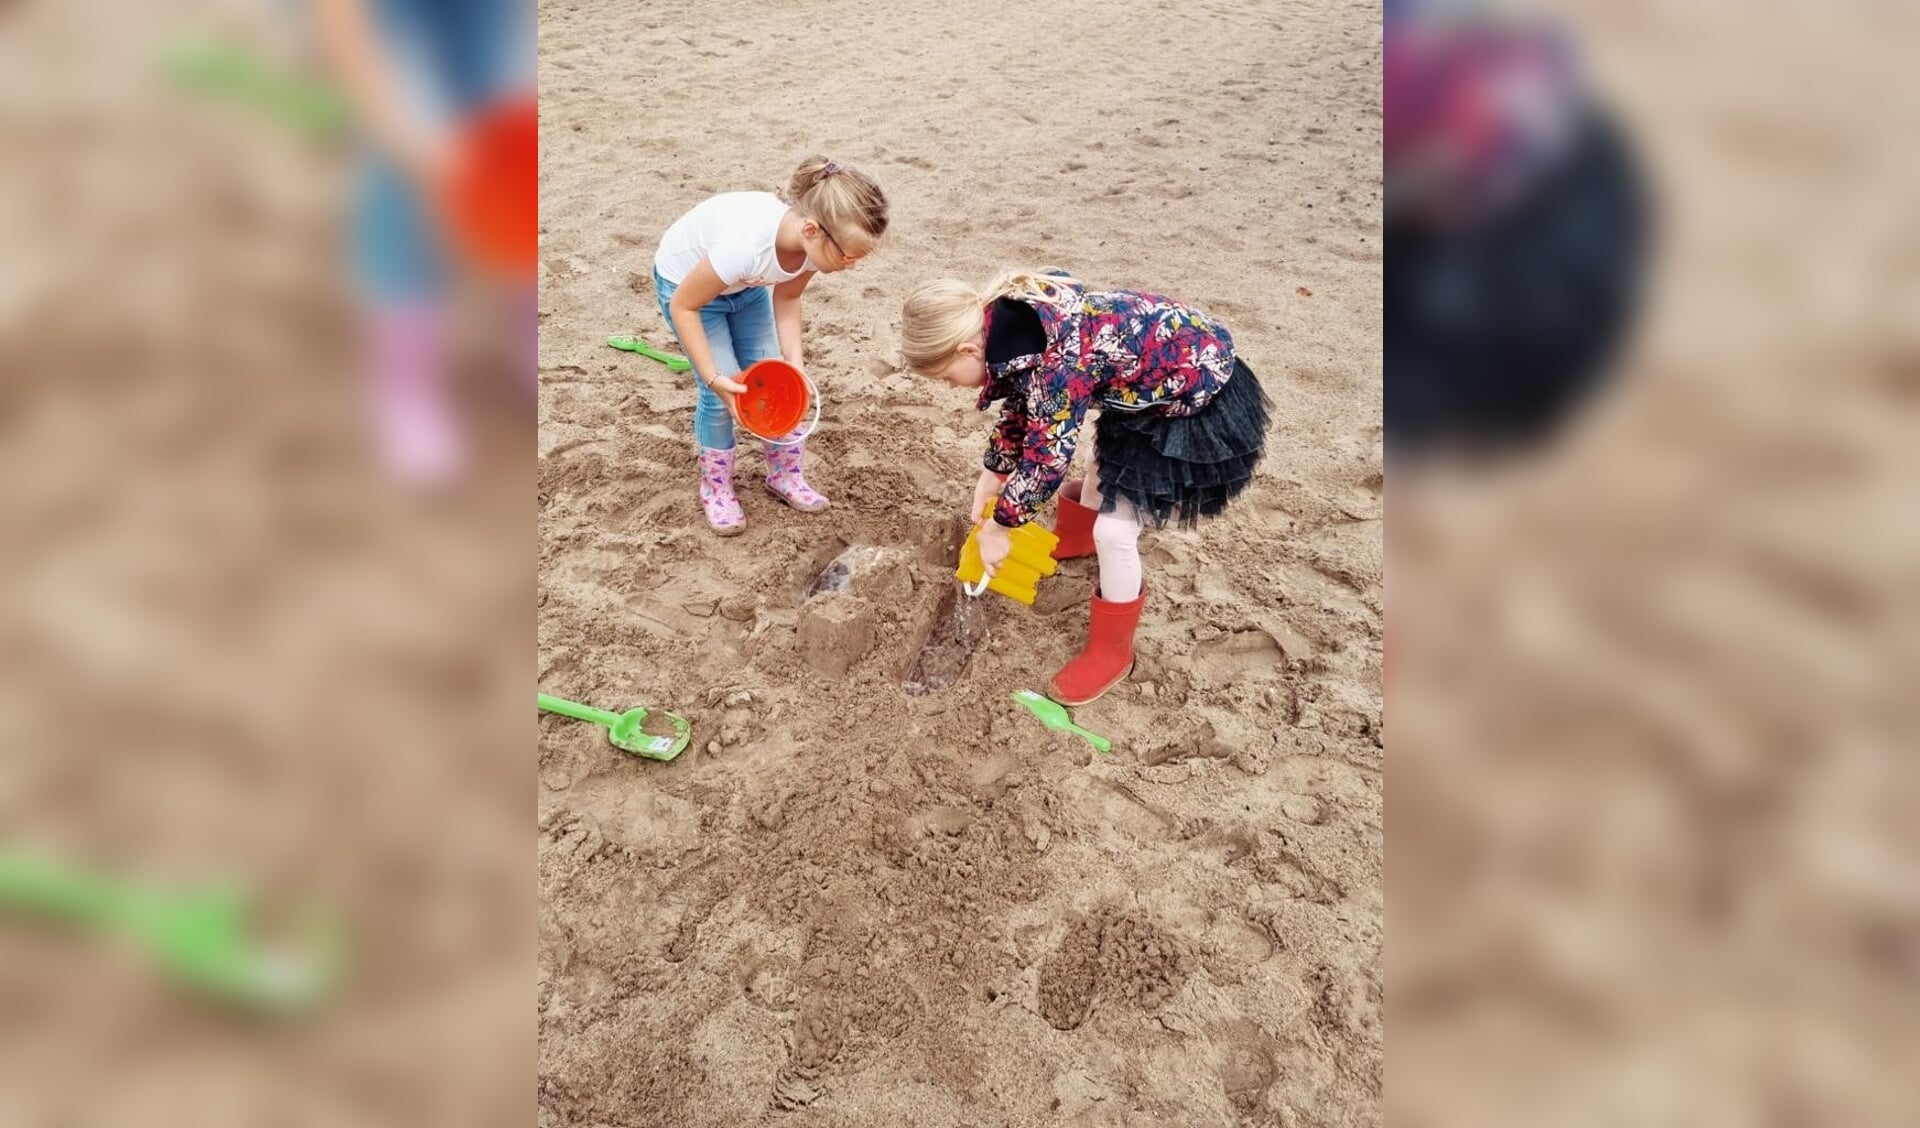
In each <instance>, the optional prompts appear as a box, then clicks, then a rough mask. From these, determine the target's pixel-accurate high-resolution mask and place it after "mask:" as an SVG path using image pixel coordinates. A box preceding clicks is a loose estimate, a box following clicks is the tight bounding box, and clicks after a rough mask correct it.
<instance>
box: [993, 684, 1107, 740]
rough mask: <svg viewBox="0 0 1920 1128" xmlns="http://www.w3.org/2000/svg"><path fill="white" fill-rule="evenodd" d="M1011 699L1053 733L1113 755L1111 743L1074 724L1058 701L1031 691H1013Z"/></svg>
mask: <svg viewBox="0 0 1920 1128" xmlns="http://www.w3.org/2000/svg"><path fill="white" fill-rule="evenodd" d="M1013 699H1014V700H1015V701H1017V702H1019V703H1020V704H1022V705H1025V706H1026V707H1027V711H1028V712H1030V713H1032V714H1033V715H1034V716H1036V717H1038V718H1040V723H1041V724H1043V725H1045V726H1047V727H1048V728H1050V729H1053V730H1054V731H1055V732H1070V733H1073V734H1074V735H1076V736H1079V737H1081V738H1082V739H1084V740H1085V741H1086V742H1087V743H1088V744H1091V745H1093V750H1094V751H1095V752H1104V753H1106V754H1107V755H1109V756H1111V755H1112V754H1113V742H1112V741H1110V740H1108V739H1107V738H1106V737H1104V736H1101V735H1100V734H1099V733H1093V732H1088V731H1087V730H1086V729H1083V728H1081V727H1080V726H1079V725H1076V724H1074V723H1073V718H1072V717H1071V716H1069V715H1068V714H1067V709H1066V706H1064V705H1062V704H1060V703H1059V702H1058V701H1055V700H1053V699H1052V698H1050V697H1045V696H1042V695H1041V694H1038V693H1035V692H1034V691H1032V690H1031V689H1017V690H1015V691H1014V693H1013Z"/></svg>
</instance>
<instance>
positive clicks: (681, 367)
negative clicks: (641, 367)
mask: <svg viewBox="0 0 1920 1128" xmlns="http://www.w3.org/2000/svg"><path fill="white" fill-rule="evenodd" d="M607 344H609V345H612V346H613V347H614V348H616V349H620V350H622V351H624V352H635V353H639V354H640V355H641V356H644V357H646V358H647V359H649V360H657V361H659V362H660V363H661V364H664V365H666V366H667V368H668V369H669V370H670V371H673V372H685V371H687V370H688V369H690V368H692V367H693V362H692V361H691V360H688V359H687V358H686V357H684V356H675V355H673V354H672V353H669V352H661V351H660V350H659V349H656V348H654V347H653V346H652V345H649V344H648V343H646V342H645V341H643V340H641V339H640V338H638V337H608V338H607Z"/></svg>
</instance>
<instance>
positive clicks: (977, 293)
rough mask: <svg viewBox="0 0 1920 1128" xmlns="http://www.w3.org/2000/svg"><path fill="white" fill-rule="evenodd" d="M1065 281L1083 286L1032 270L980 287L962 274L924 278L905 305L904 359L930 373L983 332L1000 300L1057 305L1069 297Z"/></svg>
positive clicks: (902, 310)
mask: <svg viewBox="0 0 1920 1128" xmlns="http://www.w3.org/2000/svg"><path fill="white" fill-rule="evenodd" d="M1062 283H1067V284H1071V285H1078V283H1077V282H1076V281H1075V280H1074V279H1072V278H1069V277H1066V276H1065V275H1060V274H1040V273H1037V272H1035V271H1031V270H1003V271H1001V272H1000V273H999V274H997V275H995V276H994V279H993V281H991V282H989V283H987V284H986V285H985V286H984V287H981V288H979V289H976V288H974V287H973V286H971V285H969V284H968V283H965V282H962V281H960V280H959V279H958V278H936V279H934V280H933V281H931V282H922V283H921V284H920V285H918V286H916V287H914V290H913V293H911V294H908V295H907V301H906V304H905V305H903V306H901V307H900V360H901V362H902V363H903V364H905V365H906V366H907V368H908V369H909V370H911V371H914V372H931V371H933V370H934V369H936V368H939V367H940V366H941V365H943V364H945V363H946V362H947V361H948V360H950V359H952V357H953V354H954V353H956V352H958V351H959V350H960V346H961V345H964V344H966V343H967V342H968V341H970V340H972V339H973V338H974V337H976V336H978V335H979V333H980V331H981V329H983V328H984V327H985V326H986V310H987V307H988V306H990V305H992V304H993V303H994V302H995V301H997V300H999V299H1000V298H1011V297H1020V298H1025V299H1027V300H1029V301H1038V302H1046V303H1048V304H1052V305H1058V304H1061V303H1062V302H1064V301H1066V300H1068V298H1069V295H1068V293H1067V291H1066V289H1065V288H1063V286H1062V285H1061V284H1062Z"/></svg>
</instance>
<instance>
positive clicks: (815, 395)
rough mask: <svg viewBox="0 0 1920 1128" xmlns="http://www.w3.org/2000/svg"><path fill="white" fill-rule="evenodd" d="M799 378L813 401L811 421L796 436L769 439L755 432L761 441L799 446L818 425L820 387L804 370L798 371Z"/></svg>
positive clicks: (777, 444)
mask: <svg viewBox="0 0 1920 1128" xmlns="http://www.w3.org/2000/svg"><path fill="white" fill-rule="evenodd" d="M794 371H796V372H799V371H800V370H799V369H795V370H794ZM800 379H801V380H802V381H804V382H805V383H806V385H807V398H808V399H810V400H812V401H813V421H812V422H810V423H808V424H807V429H806V430H804V431H802V432H800V434H799V437H798V438H792V439H770V438H768V437H767V436H765V435H760V434H759V433H758V432H755V434H756V435H757V436H758V438H759V439H760V441H761V442H763V443H772V444H773V445H774V446H799V445H800V444H801V443H804V442H806V441H807V437H808V436H809V435H811V434H813V432H814V429H815V428H817V427H819V426H820V389H818V388H816V387H814V386H813V377H811V376H809V375H807V374H806V373H805V372H800Z"/></svg>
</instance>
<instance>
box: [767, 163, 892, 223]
mask: <svg viewBox="0 0 1920 1128" xmlns="http://www.w3.org/2000/svg"><path fill="white" fill-rule="evenodd" d="M787 203H789V204H792V205H793V210H795V211H797V212H799V213H800V214H801V215H802V216H804V217H806V218H807V219H811V220H813V221H814V222H815V223H818V224H820V225H821V226H823V227H825V228H826V229H827V230H828V231H831V232H833V233H834V235H835V236H839V235H842V234H844V233H845V232H847V231H851V230H858V231H863V232H865V233H866V235H867V237H868V238H869V239H871V240H873V241H874V242H876V243H877V242H879V241H880V237H881V236H882V235H885V234H886V233H887V194H886V193H885V192H882V191H881V190H880V185H879V184H878V183H877V182H876V181H875V180H874V179H873V177H871V176H868V175H867V174H866V173H864V172H861V171H860V170H859V169H857V168H854V167H852V166H851V165H843V164H841V163H840V162H838V161H835V160H830V159H828V158H826V157H808V158H807V159H806V160H804V161H801V162H800V167H799V168H796V169H794V170H793V175H792V176H791V177H789V178H788V180H787Z"/></svg>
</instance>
